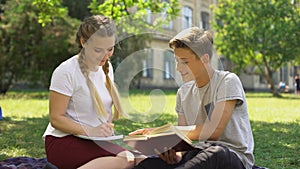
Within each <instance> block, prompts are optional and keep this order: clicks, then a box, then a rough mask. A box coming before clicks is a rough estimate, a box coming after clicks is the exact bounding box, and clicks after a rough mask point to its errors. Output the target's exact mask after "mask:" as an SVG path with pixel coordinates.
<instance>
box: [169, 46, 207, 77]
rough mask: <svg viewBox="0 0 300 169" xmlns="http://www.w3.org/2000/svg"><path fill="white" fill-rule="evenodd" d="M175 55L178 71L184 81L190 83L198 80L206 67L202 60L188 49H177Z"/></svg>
mask: <svg viewBox="0 0 300 169" xmlns="http://www.w3.org/2000/svg"><path fill="white" fill-rule="evenodd" d="M174 55H175V60H176V70H177V71H178V72H179V73H180V75H181V77H182V80H183V81H184V82H188V81H191V80H196V79H197V78H198V77H200V74H201V72H202V71H203V70H205V67H204V65H203V63H202V61H201V59H199V58H197V57H196V55H195V54H194V53H193V52H192V51H190V50H189V49H186V48H175V49H174Z"/></svg>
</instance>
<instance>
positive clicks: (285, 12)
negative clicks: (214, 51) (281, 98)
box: [213, 0, 300, 95]
mask: <svg viewBox="0 0 300 169" xmlns="http://www.w3.org/2000/svg"><path fill="white" fill-rule="evenodd" d="M296 4H297V3H296V1H286V0H276V1H274V0H257V1H253V0H242V1H234V0H219V1H218V6H217V7H215V8H213V9H214V20H215V21H216V22H215V23H214V24H213V26H214V29H215V30H216V40H215V44H216V46H217V48H218V51H219V52H220V53H221V54H222V55H224V56H225V57H228V58H229V59H230V60H231V61H232V62H233V63H234V64H235V67H234V70H235V71H239V70H241V69H244V68H246V67H247V66H248V67H249V66H250V67H252V68H253V69H252V70H253V72H252V73H257V74H259V75H262V76H263V77H264V79H265V80H266V81H267V83H268V84H269V85H270V89H271V91H272V93H273V94H274V95H277V94H278V93H277V91H276V88H275V84H274V80H273V74H274V73H275V72H276V71H277V70H278V69H279V68H280V67H282V66H283V65H285V64H287V63H289V62H290V61H292V60H295V58H297V57H299V55H300V48H298V46H300V41H299V38H298V37H299V36H300V31H299V27H300V10H299V6H297V5H296Z"/></svg>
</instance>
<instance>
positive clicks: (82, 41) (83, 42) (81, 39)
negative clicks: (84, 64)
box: [80, 38, 85, 47]
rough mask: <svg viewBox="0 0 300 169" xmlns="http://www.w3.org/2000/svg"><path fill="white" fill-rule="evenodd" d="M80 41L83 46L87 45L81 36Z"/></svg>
mask: <svg viewBox="0 0 300 169" xmlns="http://www.w3.org/2000/svg"><path fill="white" fill-rule="evenodd" d="M80 43H81V46H82V47H84V45H85V40H84V39H83V38H80Z"/></svg>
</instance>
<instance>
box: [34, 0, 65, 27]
mask: <svg viewBox="0 0 300 169" xmlns="http://www.w3.org/2000/svg"><path fill="white" fill-rule="evenodd" d="M61 3H62V0H34V1H33V2H32V5H34V6H35V7H36V9H37V10H38V22H39V23H40V24H42V26H46V24H48V23H51V22H52V21H53V18H56V17H58V18H61V17H64V16H65V15H66V14H67V12H68V10H67V9H66V8H64V7H62V6H61Z"/></svg>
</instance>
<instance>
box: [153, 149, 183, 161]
mask: <svg viewBox="0 0 300 169" xmlns="http://www.w3.org/2000/svg"><path fill="white" fill-rule="evenodd" d="M154 151H155V152H156V153H157V154H158V156H159V157H160V158H161V159H163V160H164V161H165V162H166V163H168V164H177V163H179V162H180V161H181V159H182V153H181V152H175V150H173V149H169V150H168V149H167V147H165V152H164V153H160V152H159V151H158V150H156V149H155V150H154Z"/></svg>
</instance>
